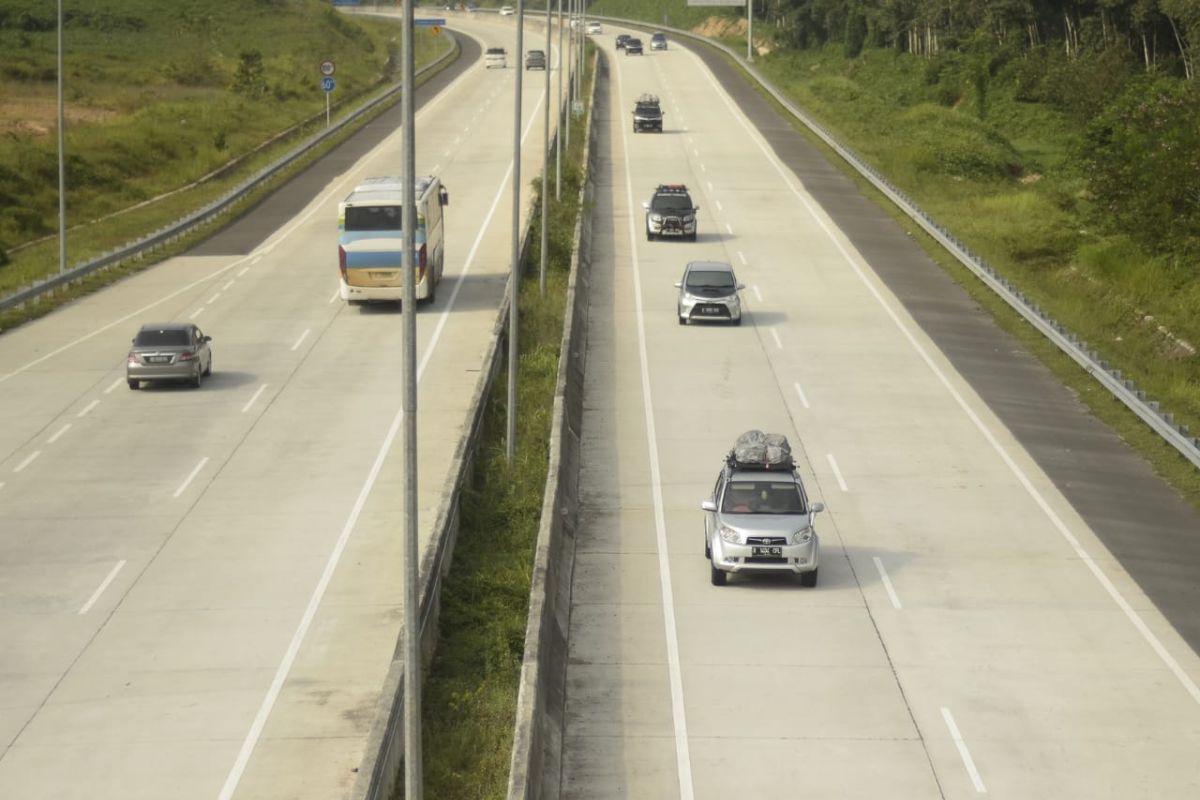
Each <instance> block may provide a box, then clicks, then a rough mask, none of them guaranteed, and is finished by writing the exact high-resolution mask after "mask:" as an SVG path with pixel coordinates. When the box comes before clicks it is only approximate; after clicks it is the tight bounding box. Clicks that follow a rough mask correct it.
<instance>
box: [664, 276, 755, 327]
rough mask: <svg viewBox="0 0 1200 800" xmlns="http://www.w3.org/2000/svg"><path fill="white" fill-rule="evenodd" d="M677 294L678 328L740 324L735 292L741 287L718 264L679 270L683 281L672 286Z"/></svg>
mask: <svg viewBox="0 0 1200 800" xmlns="http://www.w3.org/2000/svg"><path fill="white" fill-rule="evenodd" d="M675 288H677V289H678V290H679V301H678V303H677V308H676V313H677V314H678V316H679V324H680V325H686V324H687V323H688V322H690V321H692V320H718V321H729V322H732V323H733V324H734V325H741V324H742V301H741V298H740V297H738V292H739V291H741V290H742V289H745V288H746V287H745V285H743V284H741V283H738V280H737V275H735V274H734V272H733V267H731V266H730V265H729V264H725V263H723V262H721V261H692V262H690V263H689V264H688V265H687V267H686V268H685V269H684V270H683V278H682V279H681V280H680V281H679V282H678V283H676V284H675Z"/></svg>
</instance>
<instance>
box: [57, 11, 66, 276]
mask: <svg viewBox="0 0 1200 800" xmlns="http://www.w3.org/2000/svg"><path fill="white" fill-rule="evenodd" d="M66 130H67V115H66V110H65V108H64V107H63V0H58V271H59V272H60V273H62V272H66V271H67V136H66Z"/></svg>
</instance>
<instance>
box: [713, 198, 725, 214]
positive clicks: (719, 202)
mask: <svg viewBox="0 0 1200 800" xmlns="http://www.w3.org/2000/svg"><path fill="white" fill-rule="evenodd" d="M714 202H716V204H717V211H724V210H725V206H723V205H721V201H720V200H716V201H714Z"/></svg>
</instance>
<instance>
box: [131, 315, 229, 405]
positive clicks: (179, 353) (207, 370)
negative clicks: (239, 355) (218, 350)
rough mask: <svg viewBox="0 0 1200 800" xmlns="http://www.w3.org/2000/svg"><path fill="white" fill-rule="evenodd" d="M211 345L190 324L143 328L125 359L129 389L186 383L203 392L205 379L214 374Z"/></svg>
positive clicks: (174, 323)
mask: <svg viewBox="0 0 1200 800" xmlns="http://www.w3.org/2000/svg"><path fill="white" fill-rule="evenodd" d="M211 341H212V337H211V336H205V335H204V333H203V332H201V330H200V329H199V328H198V327H196V326H195V325H193V324H191V323H190V322H160V323H154V324H151V325H143V326H142V327H141V329H139V330H138V332H137V336H135V337H133V347H132V348H131V349H130V351H129V355H128V356H127V357H126V359H125V379H126V380H127V381H128V382H129V388H130V389H137V388H139V387H140V386H141V384H142V381H185V382H187V383H190V384H191V385H192V386H193V387H195V388H197V389H199V388H200V380H201V378H203V377H204V376H206V375H211V374H212V348H210V347H209V346H208V343H209V342H211Z"/></svg>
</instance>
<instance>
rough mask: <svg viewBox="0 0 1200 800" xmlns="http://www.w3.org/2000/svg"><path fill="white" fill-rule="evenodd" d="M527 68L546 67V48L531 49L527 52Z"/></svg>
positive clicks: (541, 68)
mask: <svg viewBox="0 0 1200 800" xmlns="http://www.w3.org/2000/svg"><path fill="white" fill-rule="evenodd" d="M525 69H540V70H545V69H546V53H545V51H544V50H530V51H529V52H528V53H526V54H525Z"/></svg>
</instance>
